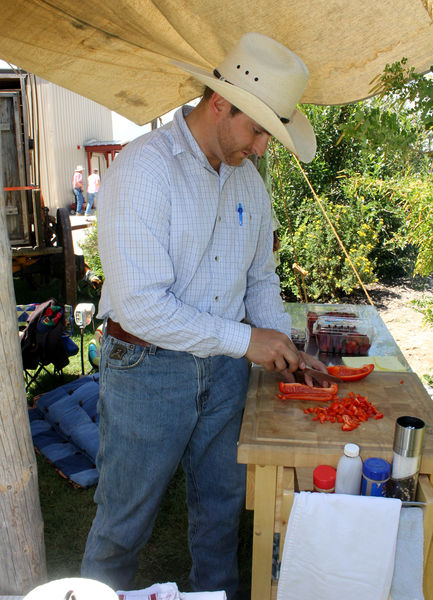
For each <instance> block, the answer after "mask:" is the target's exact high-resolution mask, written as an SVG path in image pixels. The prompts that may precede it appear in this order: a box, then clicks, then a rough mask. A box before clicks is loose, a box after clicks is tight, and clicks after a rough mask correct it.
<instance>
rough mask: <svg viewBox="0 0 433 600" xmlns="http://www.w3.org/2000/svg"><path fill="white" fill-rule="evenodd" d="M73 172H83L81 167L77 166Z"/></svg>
mask: <svg viewBox="0 0 433 600" xmlns="http://www.w3.org/2000/svg"><path fill="white" fill-rule="evenodd" d="M75 170H76V171H82V170H83V167H82V166H81V165H77V166H76V167H75Z"/></svg>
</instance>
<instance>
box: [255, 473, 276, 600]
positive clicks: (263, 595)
mask: <svg viewBox="0 0 433 600" xmlns="http://www.w3.org/2000/svg"><path fill="white" fill-rule="evenodd" d="M276 482H277V467H275V466H267V467H259V466H256V473H255V489H254V533H253V564H252V579H251V600H268V599H270V597H271V579H272V548H273V541H274V520H275V494H276Z"/></svg>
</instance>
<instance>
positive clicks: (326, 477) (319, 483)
mask: <svg viewBox="0 0 433 600" xmlns="http://www.w3.org/2000/svg"><path fill="white" fill-rule="evenodd" d="M336 475H337V471H336V470H335V469H334V467H331V466H329V465H319V466H318V467H316V468H315V469H314V471H313V484H314V491H315V492H324V493H326V494H333V493H334V492H335V477H336Z"/></svg>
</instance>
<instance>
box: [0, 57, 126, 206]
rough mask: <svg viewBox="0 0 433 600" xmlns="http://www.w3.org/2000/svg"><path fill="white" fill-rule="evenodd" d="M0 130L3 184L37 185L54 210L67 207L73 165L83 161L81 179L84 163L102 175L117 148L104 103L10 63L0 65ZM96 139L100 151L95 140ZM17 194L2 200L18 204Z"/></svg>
mask: <svg viewBox="0 0 433 600" xmlns="http://www.w3.org/2000/svg"><path fill="white" fill-rule="evenodd" d="M0 135H1V137H0V144H1V145H0V148H1V152H2V163H3V167H2V170H3V180H4V183H3V185H4V186H5V187H19V186H21V187H22V186H29V185H36V186H38V187H40V188H41V193H42V197H43V202H44V204H45V206H46V207H48V208H49V211H50V214H53V215H55V212H56V209H57V208H59V207H70V205H71V203H72V201H73V199H74V196H73V192H72V175H73V172H74V169H75V167H76V165H78V164H81V165H83V167H84V171H83V179H84V181H85V182H86V180H87V176H88V174H89V172H88V171H89V168H91V169H94V168H98V169H99V171H100V174H101V178H102V177H103V175H104V171H105V170H106V168H107V166H108V163H109V162H110V160H111V159H112V158H113V157H114V155H115V152H116V149H117V150H118V149H120V148H121V146H120V145H119V144H117V145H114V144H115V143H114V141H113V125H112V112H111V111H110V110H109V109H107V108H105V107H104V106H101V105H100V104H97V103H96V102H93V101H91V100H88V99H87V98H84V97H82V96H79V95H78V94H75V93H74V92H70V91H69V90H66V89H64V88H61V87H59V86H57V85H55V84H53V83H50V82H48V81H45V80H43V79H41V78H40V77H37V76H34V75H31V74H27V73H24V72H22V71H14V70H13V69H1V70H0ZM100 142H103V144H104V146H103V148H104V153H103V154H101V153H99V150H100V147H97V146H95V143H100ZM87 143H90V144H93V148H92V150H93V152H92V153H90V151H88V152H86V145H87ZM107 147H108V151H107ZM17 194H20V192H17V191H13V192H6V202H7V205H9V206H11V205H12V204H13V205H15V207H16V206H17V205H19V204H20V202H19V199H18V196H17ZM23 194H24V192H23ZM9 195H10V197H9ZM21 203H22V204H24V203H23V202H21ZM10 214H11V216H12V212H10ZM17 217H18V215H17Z"/></svg>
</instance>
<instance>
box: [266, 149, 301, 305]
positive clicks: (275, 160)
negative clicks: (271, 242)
mask: <svg viewBox="0 0 433 600" xmlns="http://www.w3.org/2000/svg"><path fill="white" fill-rule="evenodd" d="M271 147H272V153H273V155H274V163H275V166H276V169H277V175H278V181H279V183H280V194H281V198H282V199H283V203H284V210H285V213H286V220H287V225H288V228H289V234H290V240H291V242H292V249H293V255H294V257H295V263H296V264H299V260H298V256H297V253H296V246H295V240H294V237H293V230H292V223H291V221H290V215H289V210H288V208H287V202H286V196H285V194H284V193H283V184H282V179H281V175H280V165H279V162H278V160H277V156H276V154H275V145H274V140H273V139H272V138H271ZM294 273H295V280H296V285H297V286H298V292H299V297H300V298H301V301H302V302H305V303H307V302H308V296H307V290H306V288H305V282H304V279H303V278H302V279H301V281H302V289H301V286H300V284H299V279H298V273H297V271H296V269H294ZM302 292H304V293H303V294H302ZM302 296H304V299H303V300H302Z"/></svg>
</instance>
